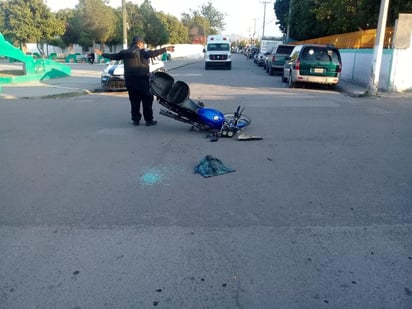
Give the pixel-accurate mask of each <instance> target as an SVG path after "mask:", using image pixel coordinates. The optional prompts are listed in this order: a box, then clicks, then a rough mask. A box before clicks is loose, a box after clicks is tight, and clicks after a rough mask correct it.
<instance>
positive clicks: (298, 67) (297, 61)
mask: <svg viewBox="0 0 412 309" xmlns="http://www.w3.org/2000/svg"><path fill="white" fill-rule="evenodd" d="M295 70H298V71H299V70H300V61H299V60H296V62H295Z"/></svg>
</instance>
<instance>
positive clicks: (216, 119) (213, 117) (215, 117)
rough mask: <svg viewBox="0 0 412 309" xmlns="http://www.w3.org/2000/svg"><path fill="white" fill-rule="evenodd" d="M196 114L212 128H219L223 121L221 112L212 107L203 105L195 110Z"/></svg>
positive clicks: (223, 117)
mask: <svg viewBox="0 0 412 309" xmlns="http://www.w3.org/2000/svg"><path fill="white" fill-rule="evenodd" d="M197 115H198V117H199V118H200V119H202V120H203V122H204V123H206V124H207V125H208V126H209V127H210V128H212V129H220V128H221V127H222V125H223V122H224V121H225V116H224V115H223V113H222V112H220V111H218V110H216V109H213V108H206V107H203V108H201V109H199V110H198V111H197Z"/></svg>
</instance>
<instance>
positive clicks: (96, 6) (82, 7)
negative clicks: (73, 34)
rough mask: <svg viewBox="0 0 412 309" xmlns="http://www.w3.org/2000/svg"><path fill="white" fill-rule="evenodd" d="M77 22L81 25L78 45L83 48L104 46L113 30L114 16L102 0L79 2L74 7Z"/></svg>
mask: <svg viewBox="0 0 412 309" xmlns="http://www.w3.org/2000/svg"><path fill="white" fill-rule="evenodd" d="M76 14H78V15H77V18H78V22H79V23H80V25H81V27H82V28H81V33H80V40H79V44H80V45H81V46H83V48H87V47H89V46H93V47H94V45H95V43H96V42H99V43H100V44H105V43H106V42H107V41H108V40H109V38H110V37H111V36H112V35H113V33H114V30H115V16H114V11H113V9H112V8H111V7H109V6H108V5H106V3H105V2H104V1H103V0H79V4H78V5H77V6H76Z"/></svg>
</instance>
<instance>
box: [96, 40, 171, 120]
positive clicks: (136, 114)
mask: <svg viewBox="0 0 412 309" xmlns="http://www.w3.org/2000/svg"><path fill="white" fill-rule="evenodd" d="M167 51H174V46H168V47H164V48H160V49H156V50H149V49H145V48H144V40H143V39H142V38H141V37H139V36H135V37H134V38H133V41H132V44H131V45H130V47H129V48H128V49H124V50H121V51H120V52H118V53H115V54H109V53H102V52H101V51H99V50H96V54H98V55H102V56H103V57H104V58H107V59H111V60H123V63H124V78H125V81H126V88H127V91H128V93H129V100H130V105H131V114H132V121H133V125H135V126H138V125H139V124H140V119H141V118H142V114H141V113H140V102H141V103H142V105H143V118H144V120H145V122H146V126H153V125H156V124H157V121H156V120H153V95H152V94H151V93H150V85H149V63H150V58H154V57H157V56H159V55H161V54H163V53H165V52H167Z"/></svg>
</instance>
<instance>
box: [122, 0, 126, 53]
mask: <svg viewBox="0 0 412 309" xmlns="http://www.w3.org/2000/svg"><path fill="white" fill-rule="evenodd" d="M126 16H127V14H126V0H122V20H123V49H127V20H126Z"/></svg>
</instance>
